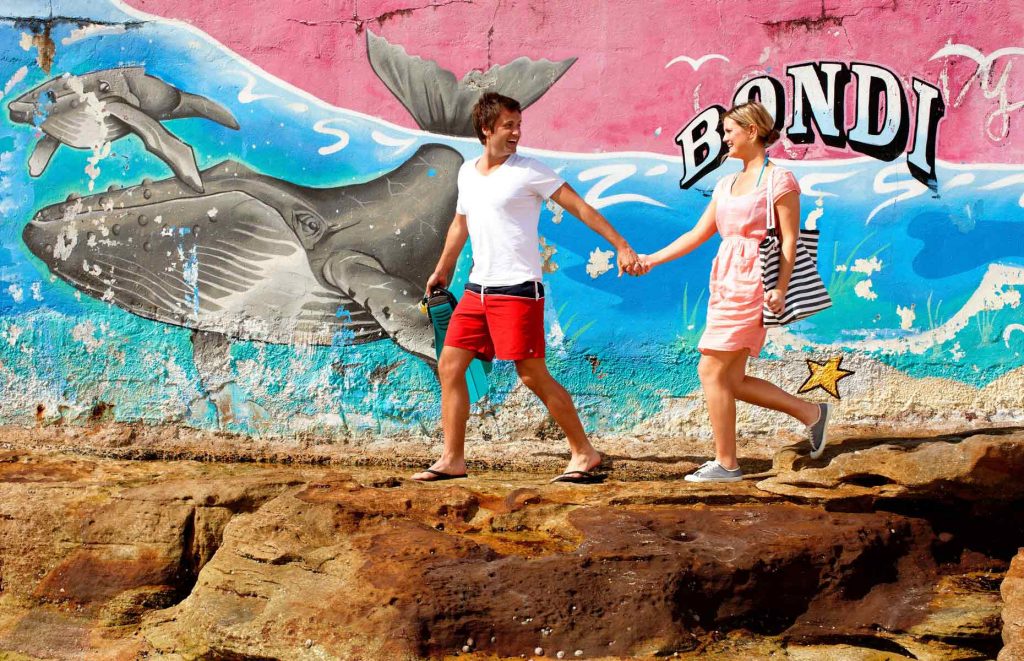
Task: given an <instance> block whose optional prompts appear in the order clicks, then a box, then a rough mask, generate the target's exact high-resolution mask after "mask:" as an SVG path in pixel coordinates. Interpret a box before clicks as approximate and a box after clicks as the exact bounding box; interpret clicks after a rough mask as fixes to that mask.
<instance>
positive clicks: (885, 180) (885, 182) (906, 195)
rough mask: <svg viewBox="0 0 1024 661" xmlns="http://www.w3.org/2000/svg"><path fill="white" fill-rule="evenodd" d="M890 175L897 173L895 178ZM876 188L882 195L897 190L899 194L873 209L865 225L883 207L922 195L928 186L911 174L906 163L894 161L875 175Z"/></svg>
mask: <svg viewBox="0 0 1024 661" xmlns="http://www.w3.org/2000/svg"><path fill="white" fill-rule="evenodd" d="M890 175H895V178H894V179H893V180H890V178H889V177H890ZM874 190H875V192H876V193H878V194H880V195H887V194H889V193H896V192H899V195H895V196H893V197H890V198H889V199H888V200H886V201H885V202H882V203H881V204H879V205H878V206H876V207H875V208H874V209H872V210H871V213H869V214H868V217H867V220H865V221H864V224H865V225H867V224H868V223H870V222H871V219H872V218H874V217H875V214H877V213H878V212H879V211H881V210H882V209H887V208H889V207H891V206H893V205H895V204H896V203H898V202H902V201H904V200H909V199H910V198H913V197H917V196H918V195H922V194H924V192H925V191H927V190H928V187H927V186H925V185H924V184H922V183H921V182H920V181H918V180H917V179H914V178H913V177H912V176H910V168H908V167H907V164H906V163H894V164H893V165H890V166H888V167H884V168H882V169H881V170H879V171H878V174H876V175H875V182H874ZM900 191H902V192H900Z"/></svg>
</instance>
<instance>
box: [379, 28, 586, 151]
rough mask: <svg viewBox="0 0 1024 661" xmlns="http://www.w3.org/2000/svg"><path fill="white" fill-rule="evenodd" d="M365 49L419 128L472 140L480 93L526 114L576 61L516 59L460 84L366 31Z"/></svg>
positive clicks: (443, 71) (476, 73)
mask: <svg viewBox="0 0 1024 661" xmlns="http://www.w3.org/2000/svg"><path fill="white" fill-rule="evenodd" d="M366 49H367V54H368V55H369V58H370V66H371V67H373V71H374V73H376V74H377V76H378V77H379V78H380V79H381V80H382V81H383V82H384V84H385V85H387V87H388V89H389V90H391V93H392V94H394V95H395V96H396V97H397V98H398V100H399V101H401V103H402V105H403V106H405V108H406V110H408V111H409V113H410V114H411V115H412V117H413V119H415V120H416V123H417V124H418V125H419V127H420V128H422V129H424V130H426V131H430V132H432V133H441V134H444V135H455V136H463V137H475V136H476V132H475V131H474V130H473V119H472V116H471V111H472V109H473V104H475V103H476V101H477V99H479V98H480V95H481V94H483V93H484V92H498V93H499V94H504V95H506V96H510V97H513V98H514V99H516V100H517V101H519V103H520V105H521V106H522V107H523V108H526V107H527V106H529V105H530V104H532V103H533V102H534V101H536V100H537V99H539V98H540V97H542V96H543V95H544V93H545V92H547V91H548V89H550V88H551V86H552V85H554V84H555V82H556V81H558V79H559V78H561V77H562V75H563V74H564V73H565V72H566V71H568V69H569V67H571V66H572V65H573V63H575V62H576V58H575V57H570V58H569V59H567V60H562V61H560V62H552V61H551V60H531V59H529V58H527V57H520V58H516V59H515V60H513V61H511V62H509V63H508V64H504V65H497V64H496V65H494V66H493V67H491V68H490V69H488V70H487V71H482V72H481V71H470V72H469V73H468V74H466V75H465V76H464V77H463V79H462V80H461V81H460V80H456V78H455V74H453V73H452V72H451V71H448V70H446V69H442V68H441V67H439V66H438V65H437V63H436V62H434V61H433V60H424V59H422V58H419V57H416V56H413V55H409V54H408V53H407V52H406V50H405V49H404V48H403V47H401V46H398V45H394V44H391V43H389V42H388V40H387V39H385V38H384V37H378V36H377V35H375V34H373V33H372V32H371V31H369V30H367V31H366Z"/></svg>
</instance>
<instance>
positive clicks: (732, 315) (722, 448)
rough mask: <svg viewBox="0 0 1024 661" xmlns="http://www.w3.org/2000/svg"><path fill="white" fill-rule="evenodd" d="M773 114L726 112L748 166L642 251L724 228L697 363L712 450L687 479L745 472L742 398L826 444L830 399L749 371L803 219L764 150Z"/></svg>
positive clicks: (777, 302)
mask: <svg viewBox="0 0 1024 661" xmlns="http://www.w3.org/2000/svg"><path fill="white" fill-rule="evenodd" d="M774 126H775V121H774V119H773V118H772V116H771V115H770V114H769V113H768V111H767V110H766V109H765V107H764V106H762V105H761V104H760V103H756V102H751V103H744V104H741V105H738V106H735V107H734V108H732V109H731V110H729V111H728V112H727V113H726V114H725V116H724V120H723V128H724V130H725V136H724V137H725V144H726V145H727V146H728V148H729V156H730V157H732V158H738V159H740V160H741V161H743V170H742V171H741V172H740V173H738V174H735V175H731V176H727V177H723V178H722V180H721V181H719V182H718V185H717V186H716V187H715V191H714V194H713V195H712V197H711V204H709V205H708V208H707V209H706V210H705V211H704V214H703V215H702V216H701V217H700V220H699V221H698V222H697V225H696V226H695V227H694V228H693V229H692V230H690V231H689V232H687V233H685V234H683V235H682V236H680V237H679V238H678V239H676V240H675V241H673V242H672V243H670V244H668V245H667V246H665V247H664V248H662V249H661V250H659V251H657V252H656V253H653V254H651V255H641V256H640V259H641V267H640V269H639V270H641V271H642V272H645V273H646V272H647V271H649V270H650V269H651V268H653V267H655V266H658V265H660V264H664V263H665V262H668V261H671V260H673V259H676V258H678V257H682V256H683V255H685V254H687V253H689V252H691V251H692V250H694V249H695V248H697V246H699V245H700V244H702V243H704V242H705V241H707V240H708V239H710V238H711V237H712V236H713V235H714V233H715V232H716V231H717V232H718V233H719V234H721V236H722V244H721V246H720V247H719V249H718V256H717V257H715V261H714V263H713V264H712V266H711V282H710V290H711V295H710V298H709V300H708V314H707V327H706V328H705V330H704V334H703V336H701V339H700V342H699V343H698V345H697V348H698V349H699V350H700V352H701V359H700V364H699V366H698V368H697V371H698V374H699V375H700V382H701V386H702V387H703V389H704V396H705V398H706V399H707V406H708V412H709V413H710V415H711V429H712V432H713V434H714V439H715V459H714V461H709V462H707V463H705V464H704V465H703V466H701V467H700V468H699V469H697V470H696V471H695V472H693V473H692V474H690V475H687V476H686V480H688V481H690V482H735V481H738V480H740V479H742V477H743V471H742V470H740V468H739V465H738V464H737V462H736V400H737V399H739V400H742V401H744V402H749V403H751V404H756V405H758V406H763V407H766V408H770V409H774V410H776V411H782V412H783V413H788V414H789V415H791V416H793V417H794V418H796V419H797V420H799V421H800V422H802V423H804V424H805V425H807V426H808V441H809V442H810V445H811V457H814V458H817V457H819V456H821V453H822V451H823V450H824V449H825V426H826V424H827V423H828V416H829V406H828V405H827V404H813V403H811V402H807V401H804V400H802V399H799V398H797V397H794V396H793V395H791V394H789V393H788V392H786V391H785V390H782V389H781V388H779V387H778V386H775V385H773V384H771V383H769V382H768V381H765V380H763V379H758V378H755V377H752V376H747V374H746V367H747V358H749V357H750V356H756V355H758V354H759V353H760V352H761V347H762V346H763V345H764V340H765V333H766V331H765V327H764V324H763V323H762V319H761V309H762V305H767V306H768V308H769V309H770V310H772V311H773V312H774V313H775V314H780V313H781V312H782V310H783V304H784V301H785V296H786V287H787V286H788V284H789V279H790V276H791V275H792V272H793V263H794V260H795V258H796V241H797V233H798V231H799V229H800V187H799V185H798V184H797V182H796V179H795V178H794V177H793V174H792V173H791V172H789V171H788V170H784V169H782V168H780V167H776V165H775V164H774V163H772V162H771V161H769V160H768V156H767V154H766V153H765V152H766V150H767V148H768V146H769V145H771V144H772V143H773V142H775V140H777V139H778V138H779V132H778V131H777V130H776V129H775V127H774ZM769 180H771V182H772V183H771V188H772V193H773V198H774V200H773V203H774V205H775V218H776V223H777V226H778V228H779V232H780V235H781V243H782V254H781V258H780V260H779V261H780V264H779V280H778V285H777V286H776V287H775V288H774V289H772V290H770V291H764V285H763V283H762V280H761V260H760V256H759V254H758V244H759V243H760V242H761V240H762V239H764V237H765V234H766V233H767V228H766V221H767V199H766V198H767V190H768V182H769Z"/></svg>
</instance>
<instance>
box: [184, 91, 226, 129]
mask: <svg viewBox="0 0 1024 661" xmlns="http://www.w3.org/2000/svg"><path fill="white" fill-rule="evenodd" d="M179 93H180V94H181V102H180V103H179V104H178V107H177V108H175V110H174V112H173V113H172V114H173V115H174V116H175V117H178V116H181V117H205V118H206V119H209V120H211V121H214V122H217V123H218V124H220V125H221V126H226V127H228V128H229V129H234V130H236V131H237V130H238V121H237V120H236V119H235V116H234V115H232V114H231V112H230V111H229V110H228V109H227V108H225V107H224V106H222V105H221V104H219V103H217V102H216V101H213V100H211V99H208V98H206V97H205V96H199V95H198V94H190V93H189V92H181V91H179Z"/></svg>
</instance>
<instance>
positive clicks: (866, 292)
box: [853, 278, 878, 301]
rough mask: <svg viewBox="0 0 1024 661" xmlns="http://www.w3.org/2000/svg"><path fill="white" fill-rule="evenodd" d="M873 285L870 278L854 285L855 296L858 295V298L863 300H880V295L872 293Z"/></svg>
mask: <svg viewBox="0 0 1024 661" xmlns="http://www.w3.org/2000/svg"><path fill="white" fill-rule="evenodd" d="M871 284H872V283H871V279H870V278H868V279H867V280H861V281H860V282H858V283H857V284H856V285H854V287H853V291H854V293H855V294H857V296H860V297H861V298H863V299H865V300H868V301H873V300H875V299H876V298H878V294H876V293H875V292H874V291H872V289H871Z"/></svg>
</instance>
